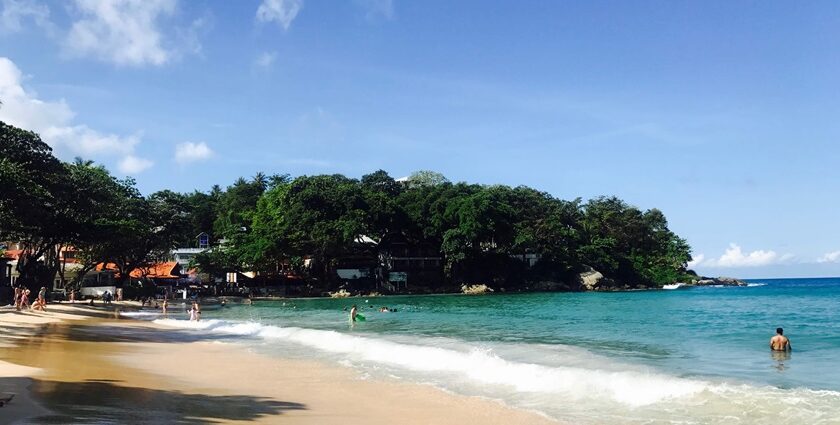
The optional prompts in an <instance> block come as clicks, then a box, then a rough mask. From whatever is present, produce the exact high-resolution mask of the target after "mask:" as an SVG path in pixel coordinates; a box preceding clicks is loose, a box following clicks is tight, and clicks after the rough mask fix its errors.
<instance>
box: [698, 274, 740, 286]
mask: <svg viewBox="0 0 840 425" xmlns="http://www.w3.org/2000/svg"><path fill="white" fill-rule="evenodd" d="M695 285H697V286H711V285H723V286H747V282H744V281H743V280H740V279H735V278H734V277H723V276H721V277H706V276H703V277H701V278H700V279H699V280H698V281H697V283H695Z"/></svg>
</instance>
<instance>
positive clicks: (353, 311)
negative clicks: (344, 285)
mask: <svg viewBox="0 0 840 425" xmlns="http://www.w3.org/2000/svg"><path fill="white" fill-rule="evenodd" d="M357 310H358V308H357V307H356V304H353V308H351V309H350V321H351V322H354V323H355V322H356V314H357Z"/></svg>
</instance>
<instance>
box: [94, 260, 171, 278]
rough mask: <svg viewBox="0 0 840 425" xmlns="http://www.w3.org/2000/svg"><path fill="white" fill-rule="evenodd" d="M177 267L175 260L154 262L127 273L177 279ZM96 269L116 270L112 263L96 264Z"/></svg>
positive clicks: (134, 276) (136, 276)
mask: <svg viewBox="0 0 840 425" xmlns="http://www.w3.org/2000/svg"><path fill="white" fill-rule="evenodd" d="M177 267H178V263H176V262H175V261H167V262H165V263H156V264H152V265H151V266H149V267H142V268H141V267H138V268H136V269H134V270H132V271H131V273H129V276H131V277H133V278H138V279H139V278H141V277H148V278H151V279H178V278H179V277H181V276H180V274H177V273H174V272H175V269H176V268H177ZM96 270H97V271H102V270H114V271H116V270H117V266H116V265H115V264H114V263H108V264H103V263H99V264H97V265H96Z"/></svg>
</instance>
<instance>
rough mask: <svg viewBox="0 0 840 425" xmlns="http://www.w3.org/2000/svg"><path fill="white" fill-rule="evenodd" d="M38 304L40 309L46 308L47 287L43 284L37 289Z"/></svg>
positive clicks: (44, 309)
mask: <svg viewBox="0 0 840 425" xmlns="http://www.w3.org/2000/svg"><path fill="white" fill-rule="evenodd" d="M38 305H39V307H40V310H41V311H46V310H47V288H46V287H45V286H42V287H41V290H40V291H38Z"/></svg>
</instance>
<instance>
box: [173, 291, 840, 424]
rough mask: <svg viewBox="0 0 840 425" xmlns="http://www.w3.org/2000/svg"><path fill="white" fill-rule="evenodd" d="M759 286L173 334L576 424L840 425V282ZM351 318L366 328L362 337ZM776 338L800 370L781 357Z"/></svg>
mask: <svg viewBox="0 0 840 425" xmlns="http://www.w3.org/2000/svg"><path fill="white" fill-rule="evenodd" d="M750 283H751V286H750V287H740V288H739V287H698V288H689V289H680V290H674V291H664V290H663V291H636V292H616V293H539V294H515V295H491V296H460V295H441V296H410V297H409V296H406V297H402V296H400V297H376V298H352V299H305V300H304V299H295V300H287V301H285V302H281V301H259V302H257V303H256V304H255V305H254V306H244V305H243V306H228V307H225V308H223V309H220V310H207V311H206V312H205V314H204V316H205V319H210V320H203V321H202V322H201V323H199V324H195V323H187V322H185V321H180V320H179V321H173V320H162V321H161V322H162V323H165V324H168V325H171V326H178V327H186V328H195V329H196V332H214V333H218V334H219V335H220V336H221V335H225V336H226V337H228V338H229V337H230V336H235V337H237V338H241V340H240V342H241V343H243V344H247V345H249V346H251V347H254V348H255V349H258V350H261V351H264V352H267V353H270V354H273V355H278V356H292V357H295V356H300V357H308V358H311V357H315V358H321V359H323V360H324V361H327V362H336V363H339V364H342V365H345V366H349V367H353V368H356V369H358V370H360V371H361V372H362V374H363V375H364V376H373V377H377V376H389V377H393V378H397V379H404V380H407V381H412V382H423V383H430V384H433V385H436V386H439V387H441V388H444V389H447V390H450V391H453V392H456V393H463V394H468V395H479V396H485V397H490V398H493V399H497V400H499V401H501V402H504V403H506V404H509V405H512V406H517V407H521V408H525V409H530V410H535V411H539V412H541V413H543V414H546V415H548V416H551V417H555V418H558V419H562V420H569V421H573V422H581V423H732V422H733V421H734V420H736V419H737V421H738V422H739V423H767V422H768V421H769V420H772V421H773V422H774V423H840V368H838V367H837V366H838V362H840V320H838V319H840V279H836V278H835V279H773V280H769V279H768V280H754V281H751V282H750ZM354 303H355V304H357V305H359V306H360V307H361V311H362V312H363V313H364V314H365V316H366V317H367V320H366V321H365V322H360V323H357V324H355V325H351V324H350V323H349V321H348V320H347V312H346V311H344V308H347V309H349V307H350V306H351V305H352V304H354ZM383 305H385V306H388V307H390V308H395V309H397V311H396V312H392V313H380V312H378V308H379V307H381V306H383ZM371 307H374V308H371ZM779 326H781V327H784V328H785V334H786V335H787V336H788V337H789V338H790V339H791V342H792V346H793V348H794V350H793V352H792V353H791V354H790V355H789V356H787V355H776V356H774V355H772V354H771V352H770V351H769V349H768V341H769V339H770V337H771V336H772V335H773V334H774V332H775V328H776V327H779Z"/></svg>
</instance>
